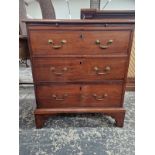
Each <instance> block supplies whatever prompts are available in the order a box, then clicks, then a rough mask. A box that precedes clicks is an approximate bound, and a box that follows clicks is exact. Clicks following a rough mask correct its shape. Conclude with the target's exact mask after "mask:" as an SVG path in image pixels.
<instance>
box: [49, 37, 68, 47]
mask: <svg viewBox="0 0 155 155" xmlns="http://www.w3.org/2000/svg"><path fill="white" fill-rule="evenodd" d="M66 43H67V41H66V40H61V42H60V45H55V43H54V42H53V40H51V39H49V40H48V44H50V45H52V47H53V48H54V49H59V48H61V47H62V46H63V45H64V44H66Z"/></svg>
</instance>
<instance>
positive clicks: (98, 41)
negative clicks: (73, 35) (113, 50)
mask: <svg viewBox="0 0 155 155" xmlns="http://www.w3.org/2000/svg"><path fill="white" fill-rule="evenodd" d="M95 43H96V45H99V47H100V48H101V49H107V48H109V47H110V45H111V44H112V43H113V40H109V41H108V42H107V44H106V45H101V42H100V40H96V42H95Z"/></svg>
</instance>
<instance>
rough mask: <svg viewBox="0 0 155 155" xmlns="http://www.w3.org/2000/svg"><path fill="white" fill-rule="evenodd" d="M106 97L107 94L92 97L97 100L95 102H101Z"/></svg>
mask: <svg viewBox="0 0 155 155" xmlns="http://www.w3.org/2000/svg"><path fill="white" fill-rule="evenodd" d="M107 96H108V94H106V93H105V94H103V95H101V96H98V95H97V94H93V97H94V98H95V99H96V100H97V101H102V100H104V99H105V98H106V97H107Z"/></svg>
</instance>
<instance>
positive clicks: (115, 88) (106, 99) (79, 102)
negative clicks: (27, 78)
mask: <svg viewBox="0 0 155 155" xmlns="http://www.w3.org/2000/svg"><path fill="white" fill-rule="evenodd" d="M36 95H37V102H38V103H39V104H38V106H39V107H38V108H59V107H61V108H62V107H64V108H67V107H119V106H120V105H121V95H122V84H117V83H115V84H107V83H106V84H90V85H87V84H83V85H82V84H81V85H80V84H68V85H65V84H64V85H37V86H36Z"/></svg>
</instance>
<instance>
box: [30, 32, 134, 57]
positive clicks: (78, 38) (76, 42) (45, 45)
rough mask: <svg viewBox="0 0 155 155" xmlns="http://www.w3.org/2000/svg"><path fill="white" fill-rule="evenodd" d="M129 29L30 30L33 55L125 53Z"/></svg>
mask: <svg viewBox="0 0 155 155" xmlns="http://www.w3.org/2000/svg"><path fill="white" fill-rule="evenodd" d="M130 33H131V31H130V30H108V31H105V30H91V31H90V30H88V31H86V30H85V31H82V30H81V31H80V30H73V31H71V30H35V29H34V30H30V31H29V36H30V45H31V50H32V54H33V55H103V54H126V53H127V50H128V46H129V39H130Z"/></svg>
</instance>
